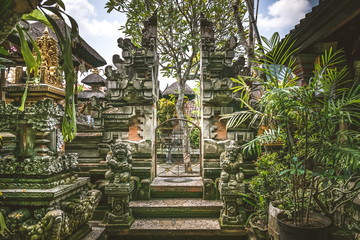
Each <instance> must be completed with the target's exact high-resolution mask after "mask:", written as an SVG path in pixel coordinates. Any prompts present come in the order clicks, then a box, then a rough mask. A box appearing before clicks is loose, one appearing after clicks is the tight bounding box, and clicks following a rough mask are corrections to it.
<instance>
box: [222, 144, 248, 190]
mask: <svg viewBox="0 0 360 240" xmlns="http://www.w3.org/2000/svg"><path fill="white" fill-rule="evenodd" d="M242 164H243V158H242V155H241V149H240V147H238V146H236V145H235V142H234V141H232V142H231V143H230V145H229V146H226V147H225V152H223V153H221V155H220V166H221V168H222V171H221V176H220V179H221V181H222V183H228V186H229V188H230V189H231V188H235V187H236V186H237V185H238V184H239V183H242V180H243V179H244V173H243V168H242Z"/></svg>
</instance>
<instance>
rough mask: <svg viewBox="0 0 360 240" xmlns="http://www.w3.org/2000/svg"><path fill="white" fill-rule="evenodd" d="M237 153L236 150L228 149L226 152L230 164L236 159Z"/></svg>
mask: <svg viewBox="0 0 360 240" xmlns="http://www.w3.org/2000/svg"><path fill="white" fill-rule="evenodd" d="M237 155H238V151H237V149H234V148H230V149H229V150H228V152H227V157H228V159H229V160H230V162H235V161H236V159H237Z"/></svg>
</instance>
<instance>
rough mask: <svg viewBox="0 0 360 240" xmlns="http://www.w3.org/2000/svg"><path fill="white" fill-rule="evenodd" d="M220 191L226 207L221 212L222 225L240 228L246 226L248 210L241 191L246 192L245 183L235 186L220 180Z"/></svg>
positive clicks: (225, 227) (224, 227) (222, 226)
mask: <svg viewBox="0 0 360 240" xmlns="http://www.w3.org/2000/svg"><path fill="white" fill-rule="evenodd" d="M219 191H220V194H221V197H220V198H221V200H222V201H223V202H224V207H223V209H222V210H221V212H220V219H219V221H220V227H221V228H223V229H234V228H236V229H239V228H243V227H244V226H245V222H246V212H245V208H244V205H243V201H242V199H241V196H240V195H239V193H245V184H244V183H239V184H237V185H236V186H235V187H234V186H229V183H224V182H222V181H220V186H219Z"/></svg>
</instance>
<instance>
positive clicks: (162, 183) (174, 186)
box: [151, 177, 203, 198]
mask: <svg viewBox="0 0 360 240" xmlns="http://www.w3.org/2000/svg"><path fill="white" fill-rule="evenodd" d="M202 191H203V182H202V178H201V177H156V178H155V179H154V180H153V182H152V183H151V198H201V197H202Z"/></svg>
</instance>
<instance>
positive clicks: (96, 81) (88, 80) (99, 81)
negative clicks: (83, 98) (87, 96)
mask: <svg viewBox="0 0 360 240" xmlns="http://www.w3.org/2000/svg"><path fill="white" fill-rule="evenodd" d="M81 82H82V83H84V84H86V85H89V86H92V85H100V86H105V79H104V78H103V77H102V76H100V75H99V74H97V73H91V74H89V75H87V76H86V77H85V78H84V79H83V80H81Z"/></svg>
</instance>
